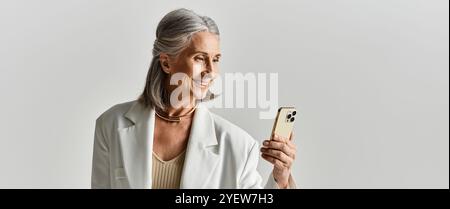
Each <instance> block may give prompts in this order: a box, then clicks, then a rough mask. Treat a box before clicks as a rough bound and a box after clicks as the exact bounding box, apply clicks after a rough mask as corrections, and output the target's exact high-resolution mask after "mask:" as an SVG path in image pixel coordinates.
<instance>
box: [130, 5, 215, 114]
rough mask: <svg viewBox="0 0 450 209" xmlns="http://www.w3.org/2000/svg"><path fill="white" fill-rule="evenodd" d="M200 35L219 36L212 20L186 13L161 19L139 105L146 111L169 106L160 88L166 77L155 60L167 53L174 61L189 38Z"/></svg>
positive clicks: (188, 42) (157, 60)
mask: <svg viewBox="0 0 450 209" xmlns="http://www.w3.org/2000/svg"><path fill="white" fill-rule="evenodd" d="M201 31H208V32H211V33H214V34H217V35H220V33H219V29H218V27H217V25H216V23H215V22H214V20H212V19H211V18H209V17H207V16H201V15H198V14H196V13H195V12H193V11H191V10H188V9H177V10H174V11H171V12H169V13H168V14H166V15H165V16H164V17H163V18H162V19H161V21H160V22H159V24H158V27H157V29H156V40H155V42H154V44H153V58H152V62H151V64H150V68H149V70H148V73H147V80H146V83H145V87H144V91H143V92H142V94H141V95H140V96H139V99H138V101H139V102H141V103H142V104H144V105H145V106H146V107H151V108H160V109H165V108H166V107H167V106H168V105H169V95H168V92H167V91H166V89H165V88H164V80H165V79H166V76H167V74H166V73H164V72H163V70H162V67H161V63H160V60H159V56H160V54H161V53H167V54H168V55H169V56H173V57H176V56H177V55H179V53H180V52H181V51H183V49H185V48H186V47H187V46H188V45H189V44H190V41H191V38H192V36H193V35H194V34H195V33H197V32H201Z"/></svg>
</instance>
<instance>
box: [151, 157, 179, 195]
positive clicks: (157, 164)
mask: <svg viewBox="0 0 450 209" xmlns="http://www.w3.org/2000/svg"><path fill="white" fill-rule="evenodd" d="M185 152H186V150H185V151H183V152H182V153H181V154H179V155H178V156H176V157H175V158H173V159H171V160H168V161H164V160H161V159H160V158H159V157H158V156H157V155H156V154H155V153H154V152H153V158H152V159H153V161H152V188H153V189H178V188H180V180H181V173H182V171H183V164H184V157H185Z"/></svg>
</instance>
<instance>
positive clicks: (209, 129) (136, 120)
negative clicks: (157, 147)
mask: <svg viewBox="0 0 450 209" xmlns="http://www.w3.org/2000/svg"><path fill="white" fill-rule="evenodd" d="M125 117H126V118H128V119H129V120H130V121H132V122H133V125H132V126H130V127H127V128H123V129H119V130H118V131H119V139H120V145H121V148H122V157H123V164H124V169H125V172H126V174H127V177H128V181H129V183H130V188H137V189H151V188H152V179H151V178H152V150H153V133H154V131H153V129H154V125H155V112H154V109H151V108H145V107H144V106H143V105H142V104H140V103H139V102H135V103H134V104H133V105H132V107H131V108H130V110H129V111H128V112H127V113H126V114H125ZM188 140H189V141H188V145H187V150H186V155H185V160H184V165H183V171H182V175H181V182H180V188H181V189H187V188H206V187H207V184H206V183H207V182H208V181H209V180H210V178H211V177H212V174H213V173H214V169H215V167H216V166H217V165H218V162H219V155H218V147H217V146H218V142H217V138H216V134H215V127H214V120H213V118H212V117H211V114H210V112H209V110H208V108H207V107H206V106H204V105H202V104H201V103H200V104H199V105H198V106H197V109H196V110H195V113H194V118H193V122H192V125H191V131H190V135H189V139H188Z"/></svg>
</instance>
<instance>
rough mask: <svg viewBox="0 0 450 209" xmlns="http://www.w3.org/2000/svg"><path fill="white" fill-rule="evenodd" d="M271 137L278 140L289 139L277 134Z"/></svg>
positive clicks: (284, 140)
mask: <svg viewBox="0 0 450 209" xmlns="http://www.w3.org/2000/svg"><path fill="white" fill-rule="evenodd" d="M271 139H272V140H274V141H279V142H286V141H289V139H287V138H285V137H282V136H279V135H277V134H274V135H273V136H272V138H271Z"/></svg>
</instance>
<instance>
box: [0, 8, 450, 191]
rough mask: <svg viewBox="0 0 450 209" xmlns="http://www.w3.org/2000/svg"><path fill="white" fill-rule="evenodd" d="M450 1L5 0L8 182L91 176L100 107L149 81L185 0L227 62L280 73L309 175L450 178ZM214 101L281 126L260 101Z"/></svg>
mask: <svg viewBox="0 0 450 209" xmlns="http://www.w3.org/2000/svg"><path fill="white" fill-rule="evenodd" d="M448 4H449V2H448V1H447V0H426V1H425V0H394V1H391V0H366V1H361V0H343V1H331V0H301V1H295V0H291V1H287V0H284V1H261V0H258V1H257V0H251V1H220V2H217V1H214V2H212V1H144V0H133V1H125V0H122V1H110V0H73V1H67V0H66V1H60V0H40V1H31V0H29V1H24V0H0V59H1V61H0V99H1V102H0V115H1V120H0V133H1V136H0V165H1V168H0V172H1V175H0V176H1V178H0V188H89V187H90V174H91V160H92V145H93V132H94V123H95V119H96V118H97V117H98V116H99V115H100V114H101V113H102V112H103V111H105V110H106V109H107V108H109V107H111V106H112V105H114V104H117V103H121V102H125V101H129V100H133V99H135V98H136V97H137V96H138V95H139V93H140V92H141V90H142V89H143V86H144V82H145V77H146V73H147V69H148V66H149V64H150V57H151V49H152V44H153V41H154V39H155V29H156V26H157V23H158V21H159V20H160V19H161V18H162V16H163V15H164V14H166V13H167V12H169V11H171V10H173V9H176V8H180V7H186V8H190V9H193V10H194V11H196V12H198V13H200V14H203V15H207V16H210V17H212V18H213V19H214V20H215V21H216V22H217V23H218V25H219V28H220V30H221V34H222V35H221V44H222V53H223V58H222V61H221V62H222V64H221V70H222V72H243V73H246V72H266V73H270V72H278V73H279V74H278V75H279V87H278V88H279V94H278V99H279V100H278V103H279V104H280V105H295V106H296V107H297V108H298V109H299V112H300V117H299V118H298V123H297V124H296V127H295V133H296V137H295V141H296V143H297V145H298V147H299V150H298V156H297V161H296V164H295V165H294V167H293V174H294V177H295V179H296V181H297V183H298V186H299V187H300V188H448V187H449V183H448V182H449V167H448V166H449V129H448V127H449V118H448V117H449V112H448V111H449V92H448V90H449V59H448V57H449V50H448V47H449V42H448V41H449V34H448V31H449V28H448V27H449V22H448V21H449V13H448V9H449V5H448ZM213 111H214V112H217V113H218V114H220V115H222V116H223V117H224V118H227V119H229V120H230V121H232V122H234V123H235V124H237V125H239V126H241V127H242V128H243V129H245V130H247V131H248V132H249V133H250V134H251V135H252V136H254V137H255V139H257V140H260V141H262V140H263V139H264V138H266V137H267V136H268V135H269V133H270V130H271V126H272V120H260V119H258V113H259V111H260V110H259V109H248V108H246V109H214V110H213ZM270 169H271V166H270V164H269V163H267V162H265V161H264V160H262V159H261V162H260V166H259V170H260V171H261V174H262V175H263V176H264V177H267V176H268V174H269V172H270Z"/></svg>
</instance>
